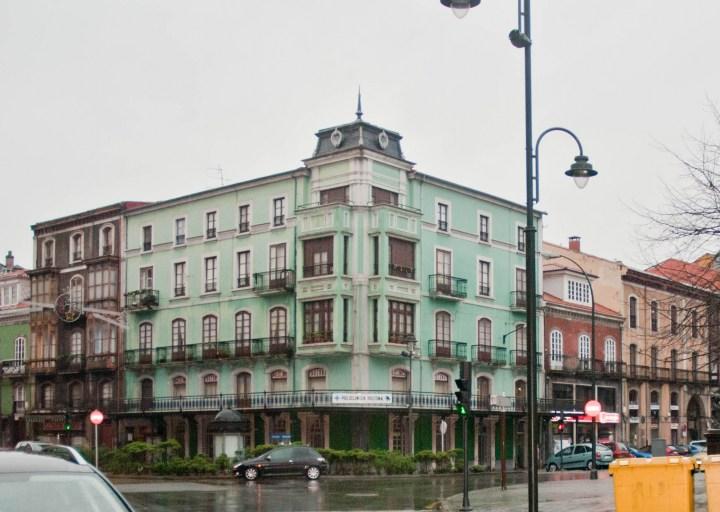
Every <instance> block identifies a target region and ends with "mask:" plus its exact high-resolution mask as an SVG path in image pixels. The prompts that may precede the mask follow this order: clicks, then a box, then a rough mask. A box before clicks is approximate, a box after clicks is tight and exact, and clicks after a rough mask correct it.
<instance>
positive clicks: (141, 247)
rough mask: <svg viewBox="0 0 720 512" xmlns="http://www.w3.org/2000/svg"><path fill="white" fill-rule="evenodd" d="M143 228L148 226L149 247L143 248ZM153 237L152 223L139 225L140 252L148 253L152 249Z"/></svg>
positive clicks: (153, 228) (153, 227)
mask: <svg viewBox="0 0 720 512" xmlns="http://www.w3.org/2000/svg"><path fill="white" fill-rule="evenodd" d="M145 228H150V249H147V250H145ZM154 238H155V226H154V225H152V224H143V225H142V226H140V252H141V253H145V254H147V253H149V252H152V250H153V245H154Z"/></svg>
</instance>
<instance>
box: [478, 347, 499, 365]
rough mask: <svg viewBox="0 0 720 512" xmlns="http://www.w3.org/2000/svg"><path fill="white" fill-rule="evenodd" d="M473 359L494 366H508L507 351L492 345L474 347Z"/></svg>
mask: <svg viewBox="0 0 720 512" xmlns="http://www.w3.org/2000/svg"><path fill="white" fill-rule="evenodd" d="M472 359H473V361H479V362H480V363H484V364H489V365H492V366H505V365H506V364H507V349H506V348H505V347H493V346H491V345H473V347H472Z"/></svg>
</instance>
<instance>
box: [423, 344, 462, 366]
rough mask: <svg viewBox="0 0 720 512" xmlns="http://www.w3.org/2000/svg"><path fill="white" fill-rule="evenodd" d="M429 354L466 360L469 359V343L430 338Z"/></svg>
mask: <svg viewBox="0 0 720 512" xmlns="http://www.w3.org/2000/svg"><path fill="white" fill-rule="evenodd" d="M428 355H429V356H430V357H447V358H451V359H459V360H461V361H465V360H467V343H464V342H462V341H450V340H428Z"/></svg>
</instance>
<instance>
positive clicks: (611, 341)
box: [603, 336, 617, 363]
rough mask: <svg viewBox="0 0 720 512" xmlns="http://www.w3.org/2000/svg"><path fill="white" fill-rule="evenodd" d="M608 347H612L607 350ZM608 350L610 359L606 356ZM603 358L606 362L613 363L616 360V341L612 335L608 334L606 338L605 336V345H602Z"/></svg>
mask: <svg viewBox="0 0 720 512" xmlns="http://www.w3.org/2000/svg"><path fill="white" fill-rule="evenodd" d="M609 347H612V351H609V350H608V348H609ZM610 352H612V359H610V358H608V355H609V354H610ZM603 360H604V361H605V362H606V363H614V362H616V361H617V342H616V341H615V338H613V337H612V336H608V337H607V338H605V345H604V347H603Z"/></svg>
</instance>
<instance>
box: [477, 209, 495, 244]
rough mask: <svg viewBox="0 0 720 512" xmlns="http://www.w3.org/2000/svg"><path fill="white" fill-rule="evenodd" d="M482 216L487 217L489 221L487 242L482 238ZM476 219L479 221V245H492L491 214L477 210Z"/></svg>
mask: <svg viewBox="0 0 720 512" xmlns="http://www.w3.org/2000/svg"><path fill="white" fill-rule="evenodd" d="M480 216H483V217H487V220H488V227H487V235H488V236H487V240H483V239H482V238H481V237H480V226H481V224H480ZM476 219H477V239H478V243H481V244H487V245H490V244H491V243H492V215H490V213H488V212H486V211H483V210H477V214H476Z"/></svg>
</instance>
